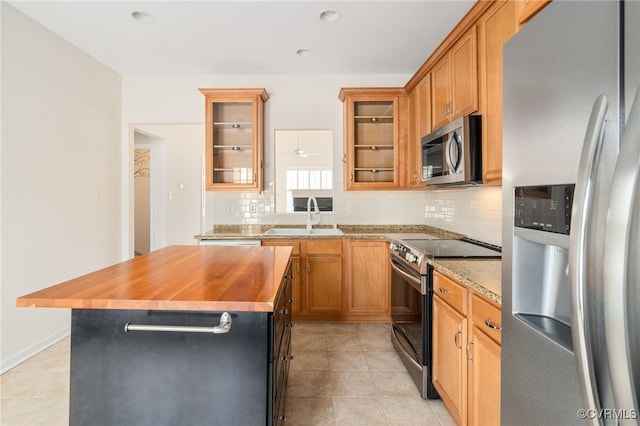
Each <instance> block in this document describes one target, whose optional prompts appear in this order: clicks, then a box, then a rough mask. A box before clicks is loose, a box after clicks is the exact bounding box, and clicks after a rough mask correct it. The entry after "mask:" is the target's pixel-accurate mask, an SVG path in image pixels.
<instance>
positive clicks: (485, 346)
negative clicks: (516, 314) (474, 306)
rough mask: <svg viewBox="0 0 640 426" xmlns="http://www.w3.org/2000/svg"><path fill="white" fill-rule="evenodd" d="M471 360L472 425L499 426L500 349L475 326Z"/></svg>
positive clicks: (470, 344) (470, 351) (471, 343)
mask: <svg viewBox="0 0 640 426" xmlns="http://www.w3.org/2000/svg"><path fill="white" fill-rule="evenodd" d="M468 356H469V403H468V411H469V412H468V415H469V424H471V425H499V424H500V345H499V344H497V343H496V342H494V341H493V340H492V339H491V338H489V336H487V335H486V334H484V333H483V332H482V331H481V329H479V328H478V327H476V326H475V325H474V326H473V327H472V331H471V341H470V342H469V355H468Z"/></svg>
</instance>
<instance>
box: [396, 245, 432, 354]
mask: <svg viewBox="0 0 640 426" xmlns="http://www.w3.org/2000/svg"><path fill="white" fill-rule="evenodd" d="M425 278H426V277H423V276H421V275H420V274H418V273H417V272H415V271H413V270H412V269H410V268H408V267H407V266H405V265H404V264H403V263H402V261H401V260H399V259H397V258H395V257H394V256H391V321H392V325H393V333H394V337H395V338H396V340H397V343H398V344H400V345H401V346H402V348H401V349H402V351H403V352H405V353H406V355H408V356H409V357H411V358H412V359H413V360H414V361H415V362H416V363H417V364H419V365H421V366H423V365H426V362H425V361H426V358H425V356H424V355H425V353H426V344H425V336H426V333H425V331H426V330H425V328H424V327H425V324H428V321H427V314H428V312H427V310H428V309H429V304H428V302H427V295H426V294H425V293H426V292H423V289H424V288H425V285H424V280H425Z"/></svg>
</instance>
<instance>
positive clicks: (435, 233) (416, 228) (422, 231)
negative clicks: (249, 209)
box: [195, 225, 463, 240]
mask: <svg viewBox="0 0 640 426" xmlns="http://www.w3.org/2000/svg"><path fill="white" fill-rule="evenodd" d="M304 227H305V226H304V225H215V226H214V227H213V229H211V230H210V231H207V232H205V233H204V234H200V235H196V236H195V238H196V239H197V240H231V239H233V240H241V239H260V240H266V239H291V238H326V239H343V238H349V239H353V238H358V239H390V238H396V237H397V238H400V237H401V236H404V238H433V239H437V238H461V237H463V235H461V234H457V233H454V232H449V231H445V230H443V229H439V228H434V227H431V226H427V225H337V228H338V229H340V230H341V231H342V232H343V233H344V235H264V233H265V232H267V231H268V230H269V229H271V228H301V229H302V228H304ZM327 228H333V226H331V225H320V226H318V225H316V226H314V229H327ZM407 234H410V235H407Z"/></svg>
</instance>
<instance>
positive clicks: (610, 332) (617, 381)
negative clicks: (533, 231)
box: [603, 87, 640, 425]
mask: <svg viewBox="0 0 640 426" xmlns="http://www.w3.org/2000/svg"><path fill="white" fill-rule="evenodd" d="M639 186H640V87H638V90H637V91H636V95H635V100H634V102H633V106H632V107H631V111H630V113H629V119H628V121H627V125H626V128H625V131H624V134H623V135H622V139H621V142H620V154H619V156H618V162H617V164H616V169H615V171H614V175H613V186H612V189H611V198H610V202H609V211H608V216H607V228H606V234H605V243H604V249H605V251H604V266H603V269H604V270H603V274H604V275H603V280H604V323H605V330H606V343H607V352H608V354H609V370H610V374H611V385H612V390H613V399H614V403H615V408H616V409H617V410H621V413H622V414H625V416H621V417H622V418H620V419H619V421H620V423H619V424H620V425H627V424H629V425H636V424H637V423H636V422H637V416H638V410H639V409H640V407H639V406H638V397H640V395H638V392H639V390H638V389H637V388H636V387H638V386H640V383H639V381H640V377H638V376H639V375H640V372H639V370H640V362H639V361H638V359H637V357H638V355H639V354H638V353H635V354H634V353H633V352H634V350H635V351H637V349H638V348H637V346H638V339H639V337H638V336H637V335H636V334H637V333H638V328H637V327H638V325H637V324H633V321H634V317H633V315H635V321H637V318H638V313H637V312H636V313H635V314H634V313H633V312H632V311H633V309H630V308H635V309H638V307H637V306H634V302H633V300H634V299H633V298H632V299H630V296H631V295H632V294H635V297H636V298H637V297H638V295H637V289H635V293H632V292H631V290H632V289H631V288H630V287H629V286H631V285H636V286H637V285H638V283H637V282H635V281H636V280H637V279H638V276H639V275H640V266H638V259H637V251H638V250H639V249H640V248H639V246H640V241H638V233H639V231H638V227H639V226H640V223H639V222H638V220H639V218H638V214H639V213H640V212H639V210H640V199H639V198H640V188H639ZM634 220H635V221H636V222H635V223H634ZM634 238H635V239H634ZM634 252H635V254H632V253H634ZM632 268H635V270H632ZM633 327H635V330H634V329H633ZM634 342H635V343H634ZM634 381H635V384H634Z"/></svg>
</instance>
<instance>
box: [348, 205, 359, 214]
mask: <svg viewBox="0 0 640 426" xmlns="http://www.w3.org/2000/svg"><path fill="white" fill-rule="evenodd" d="M347 213H358V205H357V204H356V203H347Z"/></svg>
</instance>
